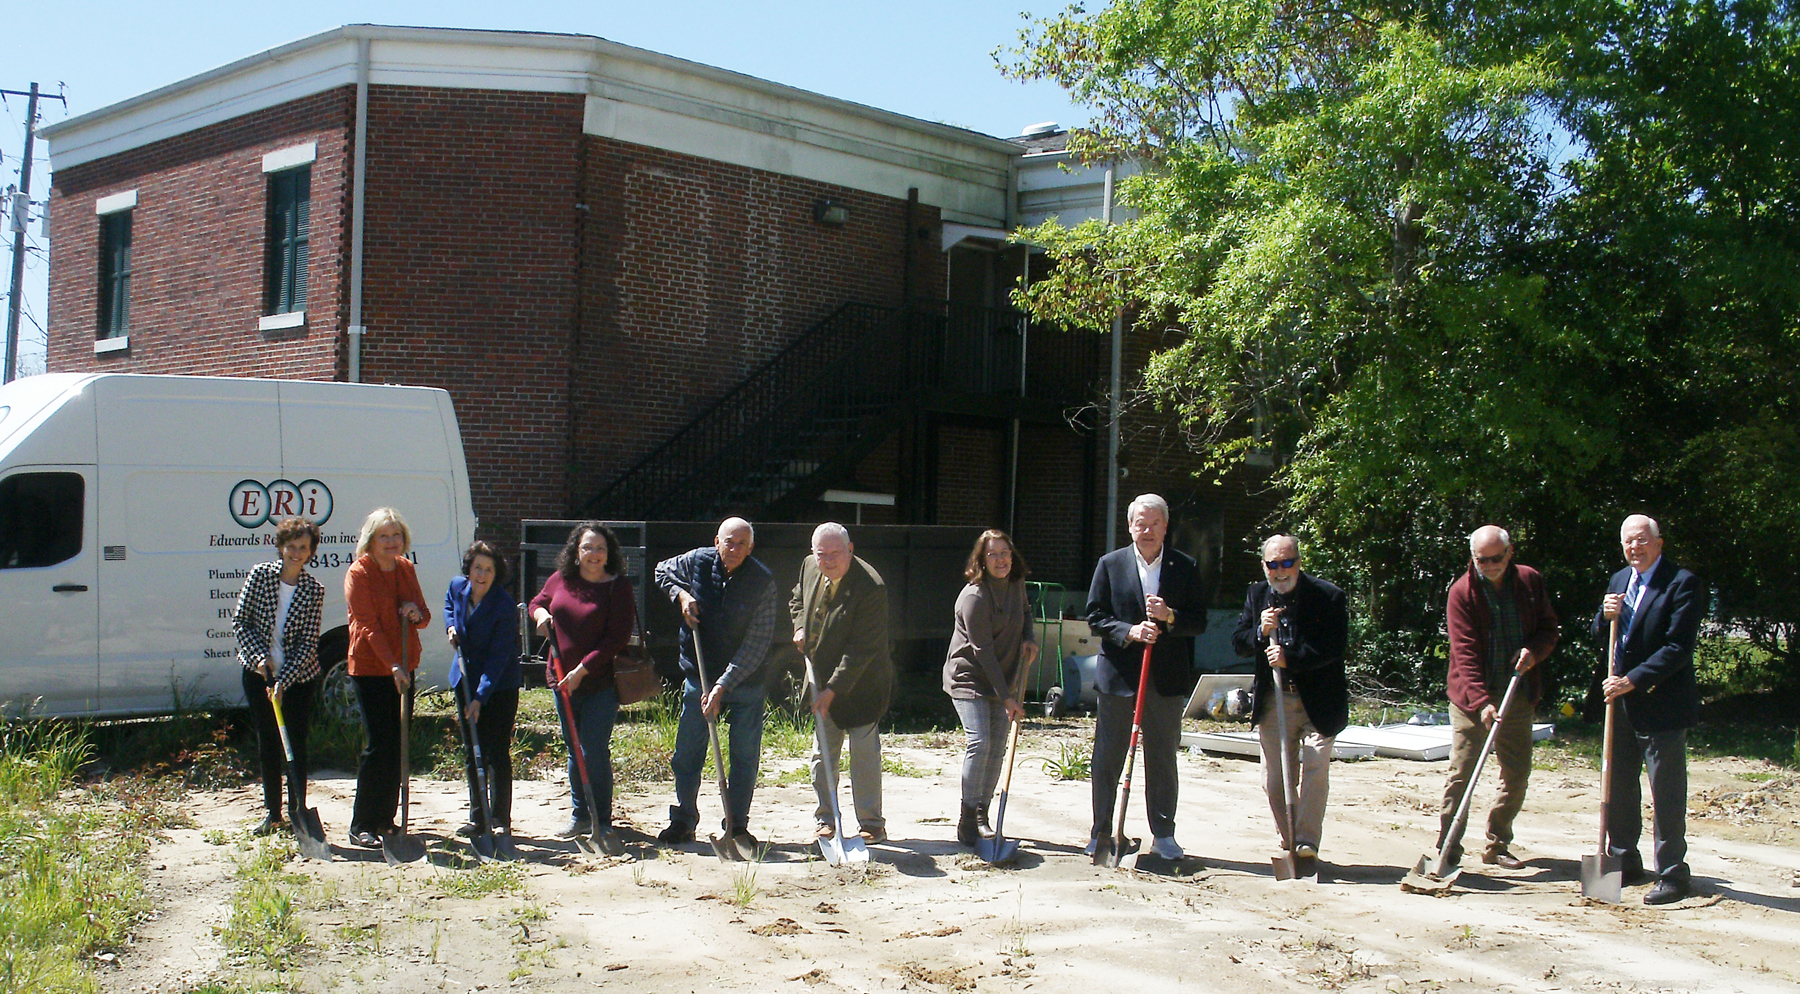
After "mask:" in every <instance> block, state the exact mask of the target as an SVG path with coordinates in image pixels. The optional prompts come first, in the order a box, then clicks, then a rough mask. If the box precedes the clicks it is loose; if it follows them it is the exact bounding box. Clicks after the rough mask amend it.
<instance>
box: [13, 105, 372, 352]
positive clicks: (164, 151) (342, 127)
mask: <svg viewBox="0 0 1800 994" xmlns="http://www.w3.org/2000/svg"><path fill="white" fill-rule="evenodd" d="M354 92H355V91H354V90H353V89H340V90H334V91H331V92H329V93H322V94H318V95H316V96H312V97H308V98H306V99H303V100H297V101H294V102H292V103H288V104H284V105H282V106H280V107H277V108H274V109H272V110H269V111H263V112H259V113H256V114H251V115H245V116H243V117H239V118H234V119H232V120H230V121H225V122H222V123H220V124H215V125H211V126H209V127H205V128H200V129H198V130H195V131H192V132H189V133H188V134H185V135H180V136H177V137H174V138H169V139H165V140H163V141H160V142H156V143H154V144H151V145H148V146H145V147H143V148H140V149H135V150H132V151H130V152H125V153H121V154H119V155H115V156H109V157H107V158H104V159H98V160H95V161H93V162H86V163H82V164H81V165H78V166H72V167H70V168H67V169H58V170H56V172H55V175H54V176H53V177H52V182H51V192H50V199H51V207H50V226H51V229H50V230H51V235H50V244H51V255H50V297H49V311H50V313H49V321H50V324H49V328H50V346H49V357H48V365H49V369H50V370H51V371H52V372H81V371H90V370H93V371H104V372H134V373H213V374H219V375H226V376H279V377H287V378H291V379H329V378H331V377H332V376H333V375H334V371H335V368H336V361H337V341H338V337H337V336H338V334H339V333H340V332H341V331H342V327H343V322H342V318H341V313H340V312H341V305H342V302H343V294H344V292H345V287H346V284H345V283H344V281H343V279H342V275H341V269H342V268H343V264H344V260H346V259H347V258H348V254H349V211H348V206H349V167H348V158H347V151H348V146H349V137H350V134H351V130H350V129H351V124H352V122H353V120H354V113H355V103H354ZM309 141H313V142H317V143H318V160H317V161H316V162H314V163H313V165H312V222H311V228H310V231H309V237H308V243H307V250H308V273H309V281H308V282H309V287H308V291H307V301H306V315H307V323H306V327H305V328H296V329H289V330H285V331H281V332H269V333H263V332H259V331H257V330H256V325H257V318H258V317H259V316H261V314H262V297H263V272H262V267H263V223H264V211H265V209H266V206H267V196H268V195H267V177H266V175H265V174H264V173H263V171H262V157H263V155H264V154H265V153H267V152H272V151H275V150H276V149H281V148H286V147H288V146H291V145H298V144H301V143H304V142H309ZM131 189H135V190H137V207H136V208H134V209H133V210H132V218H131V237H132V246H131V251H132V266H131V268H132V272H131V290H130V306H131V310H130V317H129V324H130V333H131V349H130V353H129V354H128V355H127V354H123V353H115V354H109V355H103V356H96V355H94V351H93V343H94V339H95V328H96V326H97V323H98V315H97V311H98V301H99V232H100V225H99V219H98V218H97V217H96V216H95V215H94V202H95V201H96V200H98V199H99V198H101V197H104V196H108V195H110V194H114V193H120V192H124V191H126V190H131Z"/></svg>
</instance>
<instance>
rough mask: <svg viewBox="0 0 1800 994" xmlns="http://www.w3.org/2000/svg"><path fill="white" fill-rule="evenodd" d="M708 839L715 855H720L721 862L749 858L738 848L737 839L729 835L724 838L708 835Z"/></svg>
mask: <svg viewBox="0 0 1800 994" xmlns="http://www.w3.org/2000/svg"><path fill="white" fill-rule="evenodd" d="M706 841H707V842H708V843H710V844H711V845H712V851H713V855H714V856H717V857H719V861H720V862H724V863H742V862H745V861H746V859H747V857H745V856H744V854H743V852H741V851H740V850H739V849H738V845H737V840H736V839H734V838H732V837H731V836H729V835H728V836H726V837H725V838H722V839H721V838H719V837H718V836H716V835H708V836H707V837H706Z"/></svg>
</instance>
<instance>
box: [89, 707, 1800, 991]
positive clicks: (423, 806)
mask: <svg viewBox="0 0 1800 994" xmlns="http://www.w3.org/2000/svg"><path fill="white" fill-rule="evenodd" d="M1079 734H1080V733H1079V730H1078V729H1071V730H1069V731H1068V732H1067V733H1065V735H1064V738H1063V740H1064V741H1078V738H1077V737H1078V735H1079ZM1058 744H1059V741H1058V740H1057V739H1055V738H1052V737H1049V736H1046V735H1044V734H1042V733H1037V734H1035V735H1034V736H1033V737H1032V738H1031V739H1030V740H1029V742H1028V744H1027V746H1026V747H1023V748H1022V749H1021V755H1020V759H1019V763H1018V766H1017V770H1016V772H1015V774H1014V777H1013V781H1012V796H1011V798H1010V800H1009V802H1008V807H1007V817H1006V829H1007V834H1008V836H1009V837H1018V838H1022V839H1023V840H1024V846H1023V849H1022V851H1021V854H1020V858H1019V860H1018V862H1017V864H1016V865H1015V866H1013V867H1011V868H1005V869H997V868H994V867H991V866H988V865H987V864H985V863H983V862H982V861H980V860H979V859H974V858H972V857H970V856H969V854H968V853H967V852H965V851H964V850H962V849H961V848H960V847H958V846H957V845H956V843H955V842H954V833H953V831H952V830H951V828H950V826H949V825H948V824H946V823H945V822H944V821H943V820H942V819H944V818H945V817H946V816H949V815H954V814H955V810H956V805H957V801H958V791H957V787H956V783H955V773H954V772H953V770H954V767H953V764H952V760H953V758H954V757H953V752H954V747H951V748H946V749H944V750H942V752H941V754H934V753H933V752H931V751H930V750H928V749H925V748H924V747H923V746H922V745H919V744H917V743H916V742H912V741H908V742H904V743H902V742H900V741H896V742H895V745H897V746H903V747H904V748H905V750H906V752H905V755H906V758H907V759H908V761H909V762H910V763H912V764H913V765H916V766H918V767H920V768H921V769H923V770H925V771H928V775H926V776H920V777H907V776H889V777H887V778H885V780H884V791H885V795H886V798H885V800H886V813H887V816H888V832H889V834H890V836H891V841H890V842H888V843H886V844H882V845H877V846H873V847H871V855H872V859H873V862H872V863H871V864H870V865H869V867H868V868H867V869H865V870H857V869H853V868H849V867H840V868H833V867H829V866H827V865H825V864H824V863H823V862H821V861H820V860H819V859H818V858H817V856H816V851H815V850H814V849H813V848H812V847H811V846H810V844H809V840H810V836H811V828H810V825H811V820H812V815H811V811H812V806H813V802H812V799H811V791H810V789H809V788H806V787H803V786H798V785H791V786H778V787H764V788H761V789H759V790H758V792H757V795H756V804H755V808H754V809H753V825H752V828H753V829H754V830H755V831H756V833H757V834H758V835H759V836H762V837H763V838H764V839H765V840H767V842H768V843H769V848H768V851H767V853H766V855H765V857H764V860H763V862H761V863H758V864H754V865H750V864H743V863H722V862H720V861H719V860H718V859H717V858H715V857H714V856H713V854H712V851H711V850H710V849H709V848H708V847H707V845H706V844H705V843H704V842H701V843H697V844H691V845H687V846H683V847H680V848H676V849H659V848H658V847H656V845H655V844H654V841H653V839H654V836H655V833H656V832H657V831H658V830H660V829H661V828H662V826H663V823H664V822H663V819H664V818H665V817H666V814H667V806H668V804H669V801H670V793H671V791H670V790H669V788H668V787H667V786H666V785H653V787H652V788H651V789H645V790H631V791H627V792H623V793H621V795H620V796H619V798H618V809H619V814H618V817H617V819H616V820H617V822H618V824H619V826H620V828H621V829H622V831H623V835H624V837H625V838H626V840H627V844H628V853H627V855H626V857H624V858H621V859H614V860H608V859H598V858H594V857H589V856H586V855H583V854H581V853H579V852H578V851H577V850H576V849H575V847H574V845H573V844H572V843H566V842H558V841H555V840H552V839H550V838H549V837H548V835H549V832H550V830H552V829H553V828H555V827H557V826H558V825H559V824H560V823H561V822H562V821H563V820H564V818H565V817H566V814H567V810H568V799H567V786H566V784H563V783H559V782H557V781H556V780H551V779H546V780H538V781H520V782H519V783H518V785H517V789H518V798H517V800H516V802H515V813H514V820H515V823H516V827H517V831H518V843H519V847H520V850H521V852H522V853H523V854H524V856H525V860H524V862H522V863H520V864H518V866H519V875H518V877H517V878H516V885H506V886H498V887H494V888H492V889H490V890H487V891H484V892H482V893H479V894H477V893H474V891H476V890H479V889H480V888H479V887H478V886H477V885H479V884H480V882H481V878H480V877H479V874H482V873H485V872H487V871H482V870H479V869H478V868H477V867H476V866H475V864H474V863H473V861H472V860H471V859H470V857H469V847H468V844H467V842H466V840H463V839H460V838H458V837H456V835H455V829H456V827H457V826H459V825H461V824H462V822H463V820H464V816H465V812H464V811H463V810H462V805H463V804H465V803H466V797H467V795H466V793H465V792H464V789H463V788H462V786H461V785H460V784H458V783H454V782H449V781H433V780H415V781H414V790H413V798H414V802H415V807H414V810H413V822H412V824H413V828H414V831H416V832H417V833H418V834H419V835H420V836H421V837H422V838H423V839H424V840H425V841H426V842H427V844H428V846H429V853H428V858H427V860H425V861H423V862H420V863H416V864H412V865H410V866H404V867H400V868H397V869H396V868H390V867H388V866H387V865H386V864H385V863H383V862H382V860H381V856H380V854H379V853H376V852H369V851H365V850H359V849H354V848H351V847H349V846H348V845H347V844H346V843H345V840H344V830H345V826H346V825H347V823H348V815H349V806H350V800H351V794H352V792H353V790H354V784H353V782H352V780H351V779H350V778H349V777H348V776H344V775H323V776H320V777H318V778H316V779H315V781H314V783H313V787H312V791H311V796H310V800H311V802H312V803H313V804H316V805H317V806H318V807H319V809H320V813H321V815H322V816H323V818H324V820H325V822H326V827H327V834H328V837H329V838H330V840H331V841H332V843H333V845H334V847H335V851H336V858H334V859H333V861H332V862H330V863H324V864H320V863H306V862H298V861H297V862H294V863H290V864H289V866H288V870H290V871H294V872H298V873H300V874H303V875H304V876H305V878H306V879H307V880H308V883H307V884H306V885H304V886H301V887H298V888H296V891H295V895H294V900H295V903H296V907H297V911H296V914H297V916H298V919H299V921H300V924H301V925H302V926H303V928H304V929H305V931H306V934H307V937H308V942H307V945H306V946H305V947H304V948H303V949H302V950H301V953H300V958H301V966H300V968H299V969H297V970H296V971H293V972H292V973H290V974H288V975H286V976H285V977H277V978H272V977H267V976H258V975H254V974H246V972H245V969H246V968H245V967H244V966H243V965H242V964H241V963H237V962H235V961H234V960H233V958H232V956H231V955H229V952H228V951H227V950H225V949H224V948H223V946H222V944H221V942H220V940H219V938H218V935H217V934H216V931H215V930H216V929H218V928H219V927H220V926H221V925H222V924H223V922H224V921H225V920H226V918H227V916H228V915H229V904H230V899H231V896H232V894H233V893H234V891H235V887H236V886H237V882H236V880H235V878H234V873H235V870H236V866H237V863H238V860H239V859H240V858H241V856H242V850H241V849H240V844H241V842H242V840H243V839H244V838H245V835H244V831H245V829H247V828H248V827H249V826H250V825H251V824H252V822H253V818H254V816H255V809H256V807H257V802H258V798H257V797H255V796H252V793H251V791H249V790H246V789H231V790H218V791H206V792H198V793H194V794H192V795H190V796H189V798H188V799H187V801H186V802H185V808H186V810H187V812H188V813H189V814H191V816H192V817H193V819H194V821H195V823H196V825H197V827H196V828H195V829H192V830H186V829H183V830H177V831H171V832H170V833H168V836H169V837H168V840H167V841H164V842H159V843H157V845H156V846H155V847H154V848H153V849H152V851H151V854H150V857H149V860H148V862H147V864H146V867H147V871H148V876H149V885H150V887H151V893H152V894H153V895H154V899H155V901H156V902H157V907H158V912H157V915H156V916H155V917H153V918H152V919H150V920H148V921H146V922H145V923H144V924H143V926H142V927H141V928H140V929H139V930H138V933H137V936H136V941H135V942H134V943H133V944H132V945H130V946H128V947H127V948H125V949H122V950H120V951H119V956H118V959H117V963H116V965H115V966H112V967H108V968H104V969H102V970H101V972H100V974H99V976H100V977H101V980H102V983H103V985H104V986H105V988H106V990H108V991H109V992H118V994H123V992H149V991H158V992H162V991H169V992H182V991H187V990H191V989H193V988H195V987H197V986H200V985H201V984H202V983H205V982H208V981H216V982H226V983H234V984H235V983H242V984H243V986H245V987H247V988H248V989H254V990H273V989H280V988H281V987H282V985H283V984H286V985H288V986H289V987H291V988H292V989H296V990H299V991H305V992H309V994H327V992H338V991H343V992H352V991H366V990H373V989H379V990H382V991H383V992H384V994H436V992H442V991H448V992H458V994H461V992H468V991H502V990H515V991H517V990H527V991H550V992H561V991H591V990H593V989H595V988H596V987H599V988H608V989H616V990H630V991H644V992H651V994H661V992H668V994H674V992H683V994H685V992H691V991H694V990H722V991H782V990H806V991H821V992H837V991H857V992H866V991H882V990H885V991H893V990H901V989H906V990H910V991H952V990H954V991H968V990H977V991H1031V992H1040V991H1081V992H1088V991H1093V990H1099V989H1109V990H1110V989H1119V990H1126V989H1137V990H1157V991H1161V990H1209V989H1210V990H1232V991H1242V992H1248V994H1262V992H1276V991H1284V992H1285V991H1319V990H1345V991H1358V992H1363V991H1366V992H1370V994H1373V992H1385V991H1403V990H1404V991H1413V990H1435V991H1470V992H1473V991H1496V990H1506V991H1537V990H1544V989H1551V988H1555V989H1563V990H1573V991H1592V992H1596V994H1597V992H1600V991H1606V992H1627V994H1630V992H1652V991H1659V992H1660V991H1708V992H1711V991H1742V992H1761V991H1771V992H1772V991H1784V992H1791V991H1792V990H1793V989H1794V988H1795V986H1796V985H1797V984H1800V966H1797V965H1796V961H1795V959H1794V956H1793V947H1794V937H1795V936H1796V935H1800V890H1797V889H1796V886H1795V884H1796V881H1800V850H1797V849H1796V846H1795V841H1796V839H1797V838H1800V828H1797V827H1796V826H1795V825H1794V824H1793V819H1792V812H1793V807H1792V802H1793V798H1794V796H1795V785H1794V784H1793V782H1792V781H1793V779H1794V778H1793V777H1792V774H1791V773H1789V772H1788V771H1785V770H1781V769H1778V768H1775V767H1770V766H1767V765H1766V764H1760V763H1754V762H1748V761H1743V760H1717V761H1713V760H1707V761H1695V762H1694V763H1693V764H1692V766H1691V780H1692V784H1693V794H1692V802H1693V803H1692V807H1693V809H1694V813H1693V816H1692V817H1691V818H1690V820H1689V837H1690V844H1691V852H1690V862H1691V864H1692V866H1693V868H1694V872H1695V875H1696V883H1697V886H1698V890H1699V894H1698V895H1697V896H1696V897H1694V898H1691V899H1689V900H1688V901H1684V902H1682V903H1681V904H1679V905H1676V906H1674V907H1672V908H1668V909H1651V908H1646V907H1644V905H1643V904H1642V903H1641V899H1642V896H1643V893H1644V889H1643V888H1641V887H1636V888H1627V890H1626V903H1625V904H1622V905H1618V906H1606V905H1588V904H1585V903H1584V902H1583V901H1582V899H1581V897H1580V895H1579V887H1578V885H1577V883H1576V874H1577V868H1578V865H1579V860H1580V857H1581V855H1582V854H1583V853H1585V852H1588V851H1590V850H1591V848H1592V846H1593V844H1594V839H1593V832H1594V828H1595V808H1596V806H1597V804H1598V801H1599V792H1598V789H1597V778H1596V775H1595V774H1594V773H1593V772H1592V771H1589V770H1583V769H1580V768H1578V767H1577V766H1574V765H1570V766H1565V767H1564V768H1562V769H1558V770H1554V771H1542V770H1541V771H1538V773H1537V775H1536V776H1535V777H1534V780H1533V782H1532V784H1531V790H1530V794H1529V796H1528V798H1527V801H1526V806H1525V812H1524V814H1523V815H1521V816H1520V818H1519V821H1518V839H1517V841H1516V843H1515V846H1514V851H1515V852H1516V853H1518V854H1519V855H1520V856H1521V857H1522V858H1524V859H1525V860H1526V866H1525V868H1524V869H1522V870H1517V871H1511V872H1507V871H1498V870H1495V869H1494V868H1493V867H1488V866H1483V865H1481V864H1480V863H1479V862H1472V863H1471V864H1469V865H1467V866H1466V867H1465V872H1464V873H1463V875H1462V877H1461V878H1460V879H1459V880H1458V881H1457V884H1456V886H1455V888H1454V889H1452V890H1451V891H1450V892H1449V893H1448V894H1446V895H1444V896H1441V897H1427V896H1421V895H1412V894H1407V893H1404V892H1402V891H1401V889H1400V887H1399V882H1400V879H1401V877H1402V876H1403V875H1404V874H1405V872H1406V870H1407V869H1408V868H1410V867H1411V866H1412V864H1413V863H1414V862H1416V861H1417V859H1418V858H1419V856H1420V855H1421V854H1422V853H1423V852H1424V851H1425V850H1426V849H1427V848H1428V847H1429V846H1430V845H1431V844H1432V842H1433V838H1434V834H1435V830H1436V825H1437V816H1436V810H1435V806H1434V805H1433V804H1432V803H1431V801H1432V799H1433V798H1435V797H1436V796H1438V795H1439V793H1440V792H1441V790H1442V787H1443V777H1444V764H1441V763H1438V764H1425V763H1409V762H1405V761H1400V760H1377V761H1371V762H1364V763H1355V764H1341V763H1340V764H1336V765H1334V766H1333V769H1332V795H1331V796H1332V800H1331V807H1330V813H1329V815H1328V818H1327V821H1326V839H1325V842H1324V848H1323V852H1322V860H1323V866H1322V870H1323V872H1322V875H1321V879H1320V882H1319V883H1318V884H1302V883H1278V882H1276V881H1275V880H1274V879H1273V878H1272V876H1271V873H1270V867H1269V857H1270V855H1272V852H1273V848H1274V838H1275V836H1274V826H1273V822H1272V820H1271V817H1270V815H1269V811H1268V807H1267V804H1266V801H1265V800H1264V798H1263V796H1262V791H1261V779H1260V775H1259V773H1258V771H1257V769H1256V766H1255V765H1254V764H1253V763H1250V762H1246V761H1240V760H1233V759H1220V758H1216V757H1208V756H1198V755H1188V754H1184V755H1183V757H1182V760H1181V769H1182V775H1183V778H1182V788H1181V805H1180V809H1179V818H1178V829H1177V835H1178V838H1179V839H1180V841H1181V843H1182V844H1183V845H1184V846H1185V847H1186V848H1187V850H1188V852H1189V854H1190V856H1191V857H1194V858H1195V860H1197V863H1198V865H1197V866H1194V867H1192V870H1193V872H1191V873H1190V874H1189V875H1185V876H1167V875H1161V874H1152V873H1143V872H1137V871H1135V870H1133V869H1131V866H1132V863H1131V860H1130V859H1129V858H1128V859H1127V861H1126V868H1124V869H1121V870H1110V869H1105V868H1100V867H1095V866H1093V865H1092V864H1091V862H1090V861H1089V860H1088V859H1086V858H1085V857H1084V856H1082V854H1081V846H1082V844H1083V843H1084V842H1085V841H1086V839H1087V822H1088V814H1087V812H1088V797H1089V785H1088V783H1087V782H1086V781H1058V780H1054V779H1052V778H1051V777H1049V776H1048V775H1047V774H1046V773H1045V772H1044V771H1043V762H1042V761H1043V760H1044V759H1048V758H1054V757H1057V756H1059V755H1060V752H1059V748H1058ZM1747 778H1748V779H1747ZM847 793H848V792H846V795H847ZM1140 797H1141V795H1140ZM1492 798H1493V792H1492V785H1491V784H1487V785H1484V786H1483V787H1482V788H1481V791H1480V794H1479V795H1478V797H1477V801H1476V808H1475V814H1474V816H1473V818H1472V827H1471V839H1477V838H1479V837H1480V833H1481V830H1482V827H1483V825H1484V824H1485V821H1484V819H1485V813H1486V811H1487V810H1488V807H1489V806H1490V805H1491V803H1492ZM1132 807H1133V812H1132V816H1131V819H1130V832H1131V834H1132V835H1134V836H1138V835H1146V834H1148V833H1147V831H1146V826H1145V825H1144V820H1143V814H1142V812H1143V808H1142V805H1141V800H1140V799H1139V797H1134V799H1133V802H1132ZM701 809H702V816H703V817H710V818H716V817H717V812H718V801H717V798H716V797H715V796H714V795H713V792H712V789H711V787H710V786H708V787H707V788H706V789H705V790H703V792H702V795H701ZM1646 824H1648V822H1646ZM209 839H210V840H212V841H208V840H209ZM1146 841H1148V840H1146Z"/></svg>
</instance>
